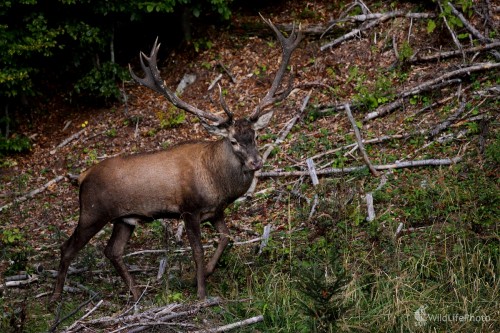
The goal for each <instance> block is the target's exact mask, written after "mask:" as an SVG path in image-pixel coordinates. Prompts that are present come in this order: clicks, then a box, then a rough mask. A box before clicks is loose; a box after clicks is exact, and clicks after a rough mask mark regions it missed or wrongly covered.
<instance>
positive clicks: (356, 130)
mask: <svg viewBox="0 0 500 333" xmlns="http://www.w3.org/2000/svg"><path fill="white" fill-rule="evenodd" d="M344 108H345V111H346V114H347V118H349V121H350V122H351V125H352V128H353V130H354V134H355V135H356V141H357V142H358V148H359V151H360V152H361V155H362V156H363V159H364V160H365V163H366V165H367V166H368V169H370V172H371V173H372V175H374V176H375V177H378V176H379V174H378V172H377V170H375V168H373V165H372V163H371V162H370V158H369V157H368V154H367V153H366V149H365V146H364V145H363V138H361V133H360V132H359V128H358V125H357V124H356V120H354V117H353V116H352V112H351V108H350V107H349V104H345V106H344Z"/></svg>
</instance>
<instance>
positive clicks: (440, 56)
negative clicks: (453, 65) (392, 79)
mask: <svg viewBox="0 0 500 333" xmlns="http://www.w3.org/2000/svg"><path fill="white" fill-rule="evenodd" d="M498 47H500V42H493V43H490V44H486V45H479V46H474V47H470V48H467V49H462V50H461V51H460V50H458V51H457V50H455V51H446V52H439V53H434V54H431V55H427V56H425V55H424V56H420V55H418V53H416V54H415V55H413V56H412V57H411V58H410V59H408V62H409V63H416V62H420V61H433V60H439V59H446V58H451V57H455V56H457V55H460V54H462V52H464V53H475V52H482V51H487V50H491V49H495V48H498Z"/></svg>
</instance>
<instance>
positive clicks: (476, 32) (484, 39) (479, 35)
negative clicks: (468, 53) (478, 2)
mask: <svg viewBox="0 0 500 333" xmlns="http://www.w3.org/2000/svg"><path fill="white" fill-rule="evenodd" d="M448 6H450V8H451V12H452V13H453V14H454V15H455V16H456V17H458V19H459V20H460V21H462V23H463V24H464V26H465V27H466V28H467V30H469V31H470V33H471V34H473V35H474V37H476V38H477V39H479V40H480V41H481V42H483V43H491V42H494V41H495V40H493V39H491V38H487V37H485V36H484V35H483V34H482V33H481V32H479V30H477V29H476V28H474V26H473V25H472V24H470V22H469V21H467V19H466V18H465V17H464V16H463V15H462V13H460V12H459V11H458V10H457V9H456V8H455V7H454V6H453V5H452V4H451V2H448ZM492 53H493V56H494V57H495V59H497V60H500V53H499V52H498V51H496V50H493V51H492Z"/></svg>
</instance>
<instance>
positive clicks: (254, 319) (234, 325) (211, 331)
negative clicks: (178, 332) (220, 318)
mask: <svg viewBox="0 0 500 333" xmlns="http://www.w3.org/2000/svg"><path fill="white" fill-rule="evenodd" d="M261 321H264V316H262V315H260V316H255V317H252V318H248V319H245V320H242V321H238V322H236V323H232V324H229V325H224V326H220V327H217V328H210V329H206V330H201V331H195V332H193V333H217V332H227V331H230V330H233V329H235V328H240V327H244V326H248V325H252V324H255V323H259V322H261Z"/></svg>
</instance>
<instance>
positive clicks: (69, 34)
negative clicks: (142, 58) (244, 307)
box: [0, 0, 232, 99]
mask: <svg viewBox="0 0 500 333" xmlns="http://www.w3.org/2000/svg"><path fill="white" fill-rule="evenodd" d="M231 2H232V0H209V1H203V0H167V1H144V0H125V1H118V0H112V1H104V0H100V1H89V0H61V1H58V2H56V3H54V4H53V5H51V6H44V5H42V4H41V3H39V1H35V0H33V1H16V2H15V1H8V2H3V3H2V5H0V18H1V22H2V23H1V24H0V68H1V70H0V97H7V98H16V97H18V96H20V95H23V96H33V95H35V94H38V93H40V92H43V89H42V87H43V82H44V81H45V80H47V78H50V80H56V79H58V76H59V75H62V73H65V74H66V73H67V72H71V73H72V75H73V76H72V79H73V80H74V82H77V83H76V85H75V88H76V91H77V93H80V92H82V91H83V92H85V93H86V94H88V95H90V96H91V97H98V98H105V99H107V98H117V97H118V96H119V94H118V90H117V89H116V87H115V86H114V84H113V80H117V81H120V80H122V79H123V78H124V77H125V73H126V71H125V70H123V69H120V68H119V66H118V65H116V64H114V61H113V59H112V55H108V54H107V50H108V49H109V48H108V47H109V44H110V43H111V42H112V40H113V39H114V37H115V34H118V33H120V32H121V31H127V30H126V27H127V26H131V24H134V26H140V24H137V23H136V22H138V21H139V22H138V23H140V21H147V20H148V19H150V13H153V12H154V13H155V14H163V15H165V14H167V13H172V12H174V11H176V10H178V9H179V10H184V8H189V9H191V13H192V15H193V16H195V17H198V16H200V14H201V13H202V12H203V13H209V12H213V13H216V14H217V15H218V16H219V17H222V18H223V19H229V17H230V15H231V11H230V9H229V5H230V4H231ZM111 22H113V23H111ZM115 27H120V29H121V30H117V29H115ZM207 45H208V43H205V44H204V46H207ZM101 58H102V59H104V61H100V59H101ZM96 60H97V61H96ZM127 60H128V59H127ZM100 63H101V64H100ZM65 79H66V80H67V79H68V78H65Z"/></svg>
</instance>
